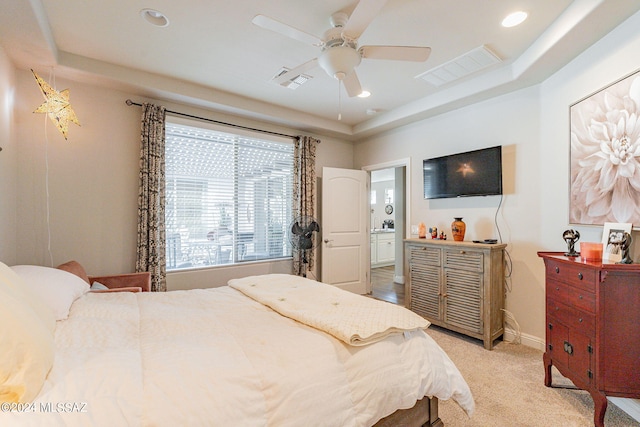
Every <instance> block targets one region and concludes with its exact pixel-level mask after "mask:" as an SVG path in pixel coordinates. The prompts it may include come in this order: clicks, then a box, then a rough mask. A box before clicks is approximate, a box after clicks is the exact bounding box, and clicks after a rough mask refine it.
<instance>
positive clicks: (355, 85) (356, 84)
mask: <svg viewBox="0 0 640 427" xmlns="http://www.w3.org/2000/svg"><path fill="white" fill-rule="evenodd" d="M342 83H343V84H344V88H345V89H346V90H347V94H348V95H349V96H350V97H351V98H353V97H354V96H358V95H360V94H361V93H362V86H360V80H358V75H357V74H356V70H353V71H351V72H350V73H349V74H347V75H346V77H345V78H344V79H342Z"/></svg>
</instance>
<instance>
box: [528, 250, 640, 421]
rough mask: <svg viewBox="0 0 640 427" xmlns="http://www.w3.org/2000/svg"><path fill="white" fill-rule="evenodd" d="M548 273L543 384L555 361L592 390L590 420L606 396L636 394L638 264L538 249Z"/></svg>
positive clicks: (639, 378) (639, 380) (600, 415)
mask: <svg viewBox="0 0 640 427" xmlns="http://www.w3.org/2000/svg"><path fill="white" fill-rule="evenodd" d="M538 256H540V257H541V258H542V259H543V260H544V264H545V276H546V323H547V325H546V349H545V353H544V356H543V360H544V367H545V379H544V382H545V385H546V386H547V387H550V386H551V385H552V384H551V366H552V365H553V366H555V367H556V368H557V369H558V371H560V373H561V374H562V375H564V376H565V377H567V378H569V379H570V380H571V381H572V382H573V383H574V384H575V386H576V387H578V388H580V389H583V390H586V391H588V392H589V394H591V397H592V398H593V402H594V407H595V411H594V416H593V419H594V425H595V426H598V427H602V426H604V414H605V411H606V410H607V398H606V396H617V397H633V398H639V397H640V265H639V264H630V265H625V264H602V263H601V262H590V261H585V260H583V259H582V258H581V257H579V256H578V257H566V256H564V255H562V254H561V253H556V252H538Z"/></svg>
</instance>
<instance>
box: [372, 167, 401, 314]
mask: <svg viewBox="0 0 640 427" xmlns="http://www.w3.org/2000/svg"><path fill="white" fill-rule="evenodd" d="M408 162H409V161H408V159H406V160H402V161H398V162H392V163H389V164H385V165H374V166H370V167H367V168H364V169H366V170H369V171H370V173H371V194H370V203H369V208H370V214H371V219H370V224H371V234H370V244H371V274H370V277H371V296H372V297H374V298H376V299H381V300H384V301H388V302H391V303H394V304H398V305H404V301H405V278H404V271H403V270H404V251H403V240H404V238H405V236H406V229H407V226H406V224H407V221H406V217H407V215H406V212H408V200H407V196H406V195H407V194H408V191H407V188H408V186H407V182H408V179H407V177H408V164H409V163H408Z"/></svg>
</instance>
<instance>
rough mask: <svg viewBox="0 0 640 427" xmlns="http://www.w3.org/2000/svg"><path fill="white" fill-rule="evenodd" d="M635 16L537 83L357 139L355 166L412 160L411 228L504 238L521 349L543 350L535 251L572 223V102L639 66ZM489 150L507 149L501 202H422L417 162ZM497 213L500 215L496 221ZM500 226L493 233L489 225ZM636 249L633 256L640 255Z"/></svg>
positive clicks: (559, 245)
mask: <svg viewBox="0 0 640 427" xmlns="http://www.w3.org/2000/svg"><path fill="white" fill-rule="evenodd" d="M638 28H640V13H638V14H636V15H634V16H632V17H631V18H630V19H629V20H627V21H626V22H625V23H623V24H622V25H620V26H619V27H618V28H617V29H616V30H614V31H613V32H612V33H611V34H609V35H608V36H606V37H605V38H603V39H602V40H601V41H600V42H598V43H597V44H596V45H594V46H593V47H591V48H589V49H588V50H587V51H585V52H584V53H583V54H582V55H581V56H580V57H578V58H576V59H575V60H574V61H572V62H571V63H570V64H568V65H567V66H566V67H564V68H563V69H561V70H559V71H558V72H557V73H556V74H555V75H554V76H552V77H551V78H549V79H548V80H547V81H545V82H544V83H543V84H541V85H538V86H535V87H531V88H527V89H523V90H519V91H516V92H513V93H510V94H507V95H504V96H500V97H496V98H494V99H491V100H488V101H485V102H481V103H477V104H475V105H472V106H469V107H465V108H461V109H459V110H456V111H452V112H449V113H445V114H442V115H439V116H436V117H433V118H430V119H427V120H424V121H421V122H418V123H413V124H410V125H407V126H404V127H402V128H400V129H396V130H394V131H392V132H388V133H386V134H383V135H378V136H375V137H372V138H369V139H367V140H366V141H362V142H360V143H358V144H357V146H356V151H355V164H356V167H363V166H367V165H370V164H376V163H381V162H386V161H390V160H393V159H398V158H404V157H411V162H412V168H411V170H412V176H411V189H412V194H411V212H409V218H410V221H411V223H412V224H417V223H418V222H421V221H422V222H425V224H427V226H433V225H435V226H437V227H438V228H441V227H442V228H443V229H445V230H450V224H451V221H452V220H453V217H454V216H462V217H464V220H465V222H466V223H467V235H466V237H465V240H474V239H485V238H491V237H494V238H500V237H501V238H502V240H503V241H504V242H505V243H508V247H507V250H508V253H509V260H510V261H511V263H512V267H513V272H512V277H511V278H510V280H509V281H508V285H509V289H508V292H507V295H506V307H507V309H508V310H509V311H511V312H512V313H513V314H514V315H515V317H516V319H517V321H518V323H519V324H520V326H521V328H522V333H523V342H524V343H525V344H528V345H531V346H534V347H538V348H543V346H544V334H545V329H544V324H545V323H544V309H545V307H544V306H545V303H544V297H545V292H544V274H543V273H544V271H543V270H544V268H543V264H542V261H541V260H540V259H539V258H538V256H537V251H539V250H553V251H563V250H566V245H565V243H564V241H563V240H562V237H561V236H562V232H563V231H564V230H565V229H567V228H569V224H568V218H569V214H568V194H569V190H568V183H569V170H568V168H569V105H571V104H572V103H574V102H575V101H577V100H579V99H581V98H582V97H584V96H586V95H589V94H590V93H592V92H594V91H596V90H598V89H600V88H601V87H603V86H605V85H607V84H609V83H611V82H613V81H615V80H617V79H618V78H620V77H622V76H624V75H626V74H628V73H630V72H631V71H633V70H637V69H639V68H640V56H638V55H637V52H639V51H640V32H639V31H638ZM493 145H502V146H503V180H504V198H503V200H502V204H501V205H500V198H499V197H498V196H490V197H473V198H464V199H445V200H431V201H427V200H424V199H423V196H422V175H421V174H422V168H421V166H422V160H423V159H425V158H429V157H435V156H441V155H446V154H452V153H456V152H460V151H468V150H472V149H476V148H482V147H489V146H493ZM496 214H497V218H496ZM494 218H496V219H497V224H498V228H499V230H500V234H498V232H497V230H498V228H497V227H496V226H495V224H494ZM575 228H577V229H578V230H579V231H580V232H581V234H582V239H581V240H582V241H599V240H600V235H601V233H602V227H575ZM634 237H635V240H636V242H634V246H633V248H632V256H635V258H638V256H640V245H639V244H638V242H637V240H638V239H637V236H636V233H634Z"/></svg>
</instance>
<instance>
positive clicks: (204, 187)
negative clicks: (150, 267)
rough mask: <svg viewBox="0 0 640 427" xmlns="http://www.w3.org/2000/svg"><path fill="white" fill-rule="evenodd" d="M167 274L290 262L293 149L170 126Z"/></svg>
mask: <svg viewBox="0 0 640 427" xmlns="http://www.w3.org/2000/svg"><path fill="white" fill-rule="evenodd" d="M165 137H166V146H165V157H166V160H165V162H166V164H165V180H166V194H165V220H166V236H167V270H169V271H170V270H176V269H183V268H199V267H207V266H216V265H228V264H234V263H242V262H247V261H256V260H267V259H275V258H283V257H288V256H291V249H290V247H289V246H288V244H287V240H286V239H287V235H286V230H287V227H288V225H289V222H290V221H291V217H292V213H291V204H292V192H293V142H292V141H291V140H285V139H284V138H278V137H273V138H272V137H269V138H264V137H262V135H260V136H257V135H252V134H251V133H249V132H247V131H235V130H234V131H233V132H228V131H223V130H220V129H217V127H216V126H215V125H209V124H203V125H202V126H200V123H197V125H192V124H185V123H184V121H182V120H179V119H175V118H169V117H168V118H167V122H166V125H165Z"/></svg>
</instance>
